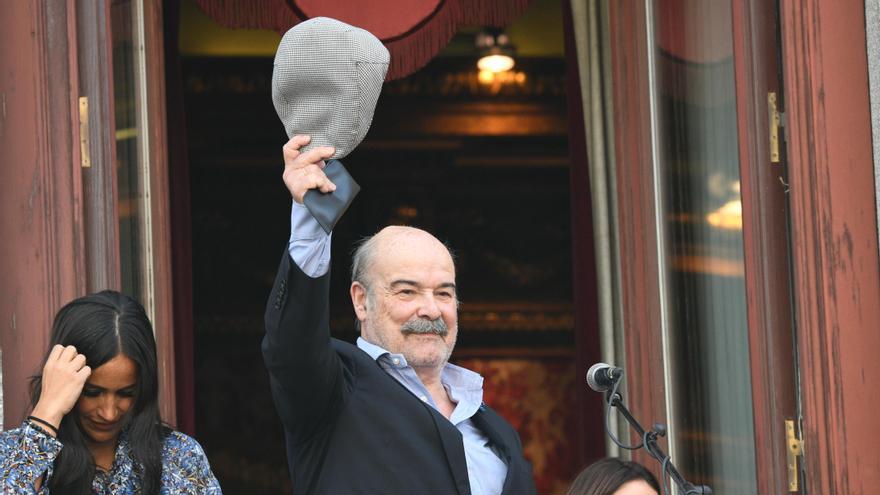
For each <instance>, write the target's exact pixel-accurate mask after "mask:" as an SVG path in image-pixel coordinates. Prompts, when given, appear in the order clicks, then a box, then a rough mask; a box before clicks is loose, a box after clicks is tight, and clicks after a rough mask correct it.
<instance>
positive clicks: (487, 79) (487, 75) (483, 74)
mask: <svg viewBox="0 0 880 495" xmlns="http://www.w3.org/2000/svg"><path fill="white" fill-rule="evenodd" d="M477 80H479V81H480V82H481V83H483V84H492V83H493V82H495V73H494V72H492V71H491V70H481V71H480V72H479V73H477Z"/></svg>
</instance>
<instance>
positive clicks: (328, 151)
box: [282, 135, 336, 204]
mask: <svg viewBox="0 0 880 495" xmlns="http://www.w3.org/2000/svg"><path fill="white" fill-rule="evenodd" d="M311 140H312V138H311V137H309V136H304V135H297V136H293V137H292V138H290V141H288V142H287V144H285V145H284V148H283V151H284V173H283V174H282V177H283V178H284V185H285V186H287V189H288V190H289V191H290V195H291V196H293V200H294V201H296V202H297V203H300V204H302V202H303V196H305V194H306V192H307V191H308V190H309V189H317V190H319V191H321V192H322V193H329V192H333V191H335V190H336V184H334V183H332V182H330V179H328V178H327V175H326V174H324V166H325V163H324V160H326V159H328V158H330V157H331V156H333V153H334V152H335V151H336V150H335V149H334V148H333V147H332V146H321V147H318V148H315V149H313V150H309V151H307V152H305V153H300V151H299V150H300V148H302V147H303V146H305V145H307V144H309V142H310V141H311Z"/></svg>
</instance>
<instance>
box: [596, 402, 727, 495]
mask: <svg viewBox="0 0 880 495" xmlns="http://www.w3.org/2000/svg"><path fill="white" fill-rule="evenodd" d="M605 400H606V403H607V404H608V407H614V408H615V409H617V410H618V411H620V414H622V415H623V417H624V418H626V422H627V423H629V425H630V426H632V428H633V429H634V430H635V431H636V433H638V434H639V436H640V437H641V439H642V442H643V443H644V447H645V450H647V451H648V453H649V454H651V457H653V458H654V459H657V461H658V462H660V464H661V466H662V469H663V471H664V473H663V476H664V477H665V476H666V473H669V477H670V478H672V481H674V482H675V484H676V486H678V489H679V490H680V495H712V489H711V488H709V487H708V486H706V485H700V486H695V485H694V484H693V483H691V482H690V481H688V480H686V479H684V477H683V476H682V475H681V473H679V472H678V469H676V468H675V465H674V464H673V463H672V461H671V460H669V456H667V455H666V453H665V452H663V449H662V448H661V447H660V444H658V443H657V437H665V436H666V426H664V425H662V424H655V425H654V427H653V428H652V429H651V430H650V431H645V429H644V428H643V427H642V425H641V424H639V422H638V420H636V418H634V417H633V415H632V414H631V413H630V412H629V409H627V408H626V406H625V405H623V396H621V395H620V393H619V392H617V387H614V388H613V389H611V390H609V391H608V392H606V393H605ZM663 484H664V486H665V485H666V482H665V481H663Z"/></svg>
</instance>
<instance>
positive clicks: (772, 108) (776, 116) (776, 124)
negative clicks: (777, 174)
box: [767, 91, 785, 163]
mask: <svg viewBox="0 0 880 495" xmlns="http://www.w3.org/2000/svg"><path fill="white" fill-rule="evenodd" d="M767 114H768V117H769V130H770V163H779V162H780V161H781V158H780V153H779V146H780V143H779V135H780V133H781V132H782V131H781V129H780V128H781V127H784V126H785V114H784V113H782V112H780V111H779V105H778V103H777V97H776V93H775V92H773V91H771V92H769V93H767Z"/></svg>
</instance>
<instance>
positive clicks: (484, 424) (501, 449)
mask: <svg viewBox="0 0 880 495" xmlns="http://www.w3.org/2000/svg"><path fill="white" fill-rule="evenodd" d="M471 421H473V422H474V425H475V426H476V427H477V428H479V429H480V431H482V432H483V433H484V434H485V435H486V436H487V437H489V441H490V442H492V446H493V447H494V448H495V449H496V450H497V452H498V454H499V455H500V456H501V460H503V461H504V463H505V464H507V477H506V478H505V479H504V487H503V488H502V489H501V493H510V490H511V481H512V479H513V476H511V473H512V472H513V469H515V466H513V459H512V458H511V456H510V446H509V445H508V444H507V441H505V439H504V438H502V437H501V434H500V433H499V432H498V428H496V427H495V425H494V424H492V417H491V415H490V414H489V413H488V412H486V406H485V404H484V405H481V406H480V409H479V410H478V411H477V413H476V414H474V415H473V416H472V417H471Z"/></svg>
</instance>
